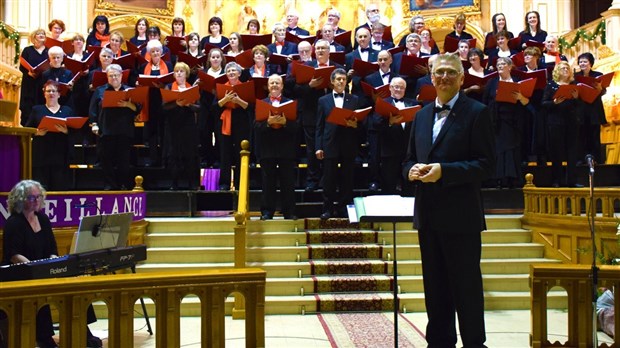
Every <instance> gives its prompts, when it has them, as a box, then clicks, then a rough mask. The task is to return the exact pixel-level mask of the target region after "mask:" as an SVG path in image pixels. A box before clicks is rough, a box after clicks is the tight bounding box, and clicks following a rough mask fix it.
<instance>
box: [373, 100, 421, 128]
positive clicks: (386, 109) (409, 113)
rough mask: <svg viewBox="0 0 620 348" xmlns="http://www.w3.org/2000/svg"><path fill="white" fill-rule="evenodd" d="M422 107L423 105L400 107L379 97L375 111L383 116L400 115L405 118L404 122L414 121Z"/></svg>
mask: <svg viewBox="0 0 620 348" xmlns="http://www.w3.org/2000/svg"><path fill="white" fill-rule="evenodd" d="M420 109H422V105H415V106H410V107H406V108H404V109H399V108H397V107H396V106H394V105H393V104H390V103H388V102H387V101H385V100H383V99H381V98H377V102H376V103H375V112H376V113H377V114H379V115H381V117H385V118H390V116H394V115H400V116H402V118H403V122H411V121H413V119H414V118H415V114H416V113H417V112H418V111H420Z"/></svg>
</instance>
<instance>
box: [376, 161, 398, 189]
mask: <svg viewBox="0 0 620 348" xmlns="http://www.w3.org/2000/svg"><path fill="white" fill-rule="evenodd" d="M401 172H402V159H401V158H400V157H383V158H381V193H383V194H386V195H395V194H397V193H398V191H397V190H396V188H397V187H398V186H399V185H401V181H402V180H401V178H402V176H401V175H402V174H401ZM401 188H402V186H401Z"/></svg>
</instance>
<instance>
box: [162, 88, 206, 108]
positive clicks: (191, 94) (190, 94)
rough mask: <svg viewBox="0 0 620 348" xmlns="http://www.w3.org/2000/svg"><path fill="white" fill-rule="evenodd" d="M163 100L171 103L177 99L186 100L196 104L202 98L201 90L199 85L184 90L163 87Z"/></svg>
mask: <svg viewBox="0 0 620 348" xmlns="http://www.w3.org/2000/svg"><path fill="white" fill-rule="evenodd" d="M160 91H161V100H162V102H164V103H170V102H173V101H177V100H185V101H186V102H189V103H190V104H194V103H195V102H196V101H197V100H198V99H199V98H200V92H199V88H198V86H193V87H190V88H188V89H185V90H182V91H172V90H169V89H165V88H162V89H160Z"/></svg>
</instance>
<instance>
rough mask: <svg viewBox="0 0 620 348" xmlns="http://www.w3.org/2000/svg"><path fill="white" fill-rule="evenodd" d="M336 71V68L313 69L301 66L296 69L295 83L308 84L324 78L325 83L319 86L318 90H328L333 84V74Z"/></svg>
mask: <svg viewBox="0 0 620 348" xmlns="http://www.w3.org/2000/svg"><path fill="white" fill-rule="evenodd" d="M335 69H336V67H335V66H325V67H320V68H313V67H311V66H308V65H304V64H299V65H297V66H296V67H295V82H297V84H306V83H308V82H310V80H312V79H314V78H319V77H322V78H323V83H321V85H320V86H317V87H316V89H323V88H327V87H328V86H329V84H330V83H331V74H332V72H333V71H334V70H335Z"/></svg>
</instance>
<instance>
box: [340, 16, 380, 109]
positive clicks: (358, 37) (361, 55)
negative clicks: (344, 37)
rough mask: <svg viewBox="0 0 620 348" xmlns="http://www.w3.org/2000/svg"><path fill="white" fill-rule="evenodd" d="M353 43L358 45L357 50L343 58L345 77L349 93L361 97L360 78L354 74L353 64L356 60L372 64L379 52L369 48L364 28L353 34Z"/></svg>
mask: <svg viewBox="0 0 620 348" xmlns="http://www.w3.org/2000/svg"><path fill="white" fill-rule="evenodd" d="M355 42H357V44H358V46H357V48H355V49H354V50H353V51H351V52H350V53H347V55H346V56H345V68H346V70H347V77H348V78H349V80H350V81H351V93H353V94H355V95H357V96H358V97H363V96H364V92H363V91H362V85H361V79H362V78H361V77H360V76H358V75H356V74H355V71H354V70H353V63H354V62H355V60H356V59H359V60H363V61H365V62H369V63H374V62H376V61H377V54H379V52H378V51H375V50H373V49H372V48H371V47H370V31H369V30H368V29H366V28H360V29H358V30H357V31H356V32H355Z"/></svg>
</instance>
